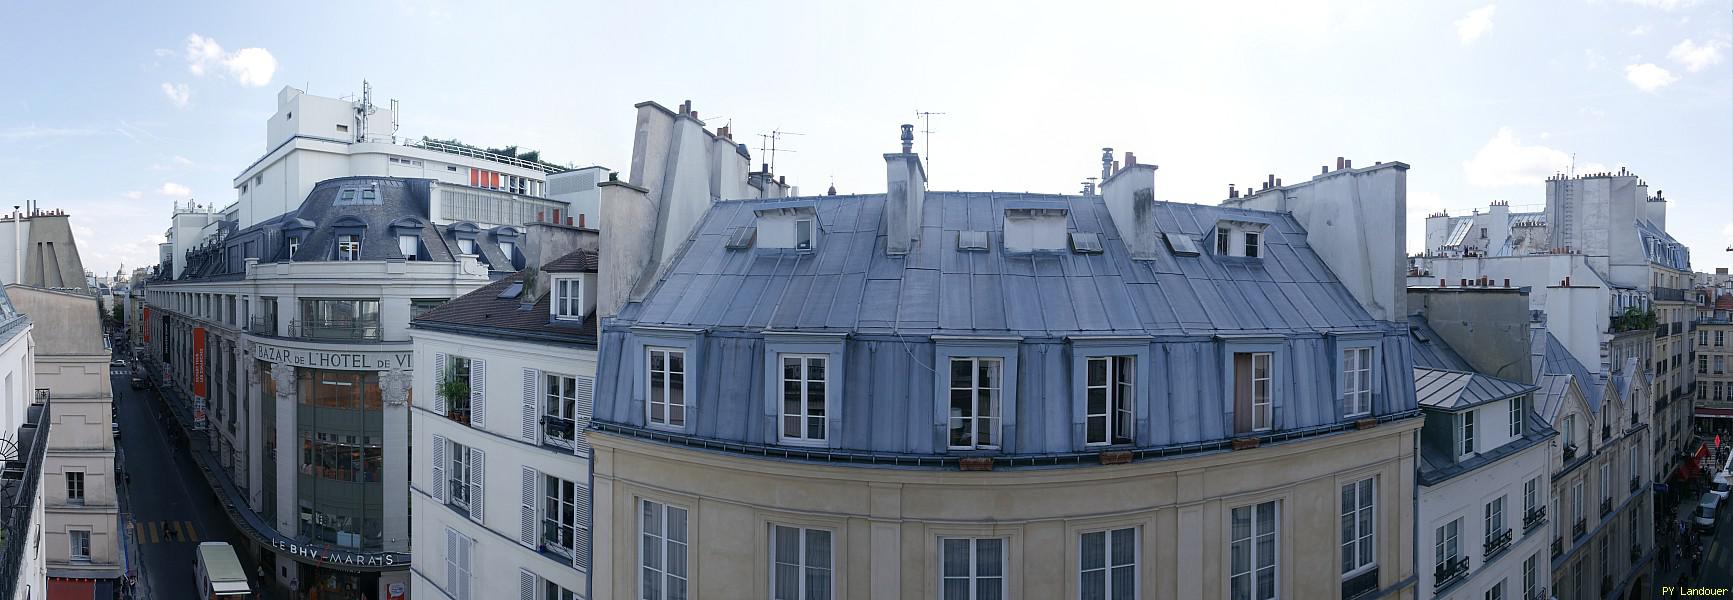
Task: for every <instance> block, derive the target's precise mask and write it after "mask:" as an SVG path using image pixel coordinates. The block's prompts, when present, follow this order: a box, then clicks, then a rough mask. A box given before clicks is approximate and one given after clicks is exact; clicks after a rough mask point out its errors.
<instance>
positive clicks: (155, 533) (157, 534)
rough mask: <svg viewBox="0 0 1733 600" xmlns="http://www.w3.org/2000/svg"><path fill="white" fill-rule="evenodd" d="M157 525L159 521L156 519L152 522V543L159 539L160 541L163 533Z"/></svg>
mask: <svg viewBox="0 0 1733 600" xmlns="http://www.w3.org/2000/svg"><path fill="white" fill-rule="evenodd" d="M157 525H159V523H157V522H156V521H151V522H150V543H152V544H155V543H157V542H158V541H160V537H161V534H162V532H161V531H159V530H158V529H157Z"/></svg>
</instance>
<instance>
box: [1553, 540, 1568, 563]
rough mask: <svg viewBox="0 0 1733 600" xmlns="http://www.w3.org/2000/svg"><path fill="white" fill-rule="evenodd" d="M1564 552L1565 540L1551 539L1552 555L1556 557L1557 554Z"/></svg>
mask: <svg viewBox="0 0 1733 600" xmlns="http://www.w3.org/2000/svg"><path fill="white" fill-rule="evenodd" d="M1564 553H1565V541H1564V539H1563V538H1553V539H1552V557H1553V558H1558V555H1560V554H1564Z"/></svg>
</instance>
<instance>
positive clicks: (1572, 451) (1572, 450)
mask: <svg viewBox="0 0 1733 600" xmlns="http://www.w3.org/2000/svg"><path fill="white" fill-rule="evenodd" d="M1576 457H1577V445H1576V444H1565V462H1570V461H1571V460H1572V459H1575V458H1576Z"/></svg>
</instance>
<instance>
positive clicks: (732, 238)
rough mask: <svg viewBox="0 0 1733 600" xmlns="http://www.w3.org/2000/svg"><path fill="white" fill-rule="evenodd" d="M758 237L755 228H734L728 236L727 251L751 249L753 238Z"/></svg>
mask: <svg viewBox="0 0 1733 600" xmlns="http://www.w3.org/2000/svg"><path fill="white" fill-rule="evenodd" d="M757 236H758V228H757V227H736V228H734V230H733V232H732V233H730V234H729V235H728V244H727V248H728V249H729V250H745V249H747V248H751V247H752V240H753V238H755V237H757Z"/></svg>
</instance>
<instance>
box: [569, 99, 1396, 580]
mask: <svg viewBox="0 0 1733 600" xmlns="http://www.w3.org/2000/svg"><path fill="white" fill-rule="evenodd" d="M683 112H684V111H683ZM683 112H682V113H675V112H674V111H668V110H666V109H663V108H661V107H660V106H655V105H640V112H639V117H640V118H639V127H640V133H639V136H638V143H637V144H635V146H634V150H633V156H634V159H633V165H634V170H633V172H632V174H631V177H630V181H629V182H606V183H604V184H602V185H603V187H602V193H601V195H602V199H603V200H602V202H603V205H604V206H607V207H608V210H607V211H606V212H605V213H604V225H603V227H602V231H601V240H600V244H601V251H600V255H601V261H602V264H603V265H604V266H605V269H604V272H603V273H602V276H601V277H600V279H601V286H600V295H599V299H598V303H599V309H598V310H599V311H601V313H602V314H603V315H604V316H605V317H606V316H608V315H614V316H613V317H612V318H604V319H603V321H602V324H601V331H600V337H601V340H600V352H599V365H598V369H599V370H598V377H597V383H598V385H599V388H598V390H597V393H596V402H595V415H594V421H593V425H592V431H591V432H590V443H591V446H592V448H593V452H594V455H595V458H594V462H593V466H594V475H593V477H594V481H595V484H594V486H595V487H594V490H595V501H594V509H595V514H596V519H595V539H596V554H595V556H594V557H593V561H594V569H593V571H592V573H593V578H592V580H591V583H592V585H593V590H594V596H595V597H598V598H617V597H639V598H655V599H663V598H680V597H688V596H690V595H694V594H701V595H703V596H704V597H726V598H735V597H740V598H745V597H799V598H820V597H840V598H913V597H928V598H1013V599H1015V598H1059V597H1083V598H1200V597H1248V598H1270V597H1276V596H1278V595H1279V596H1281V597H1307V598H1312V597H1316V598H1322V597H1332V598H1335V597H1355V596H1359V595H1362V594H1368V593H1377V594H1383V595H1386V596H1390V597H1414V596H1415V591H1414V587H1415V579H1414V578H1413V577H1412V576H1413V564H1414V557H1413V555H1412V552H1413V543H1414V539H1413V537H1412V529H1411V527H1412V523H1413V514H1412V506H1413V493H1414V492H1413V489H1414V479H1413V477H1414V474H1415V468H1416V460H1417V457H1416V456H1415V453H1414V448H1415V447H1416V446H1417V439H1416V436H1417V435H1418V429H1419V427H1420V424H1421V419H1420V418H1419V411H1418V408H1417V407H1416V405H1415V402H1414V395H1413V394H1414V392H1413V379H1412V377H1411V376H1410V373H1409V369H1410V367H1411V364H1412V363H1411V360H1410V358H1409V357H1408V342H1407V338H1406V324H1405V323H1404V322H1401V320H1402V319H1404V318H1405V317H1404V312H1403V310H1402V308H1401V307H1402V304H1403V302H1404V297H1403V294H1402V268H1403V264H1402V262H1403V261H1402V258H1403V257H1402V250H1401V248H1402V235H1403V234H1402V231H1401V228H1400V227H1397V226H1395V224H1396V223H1399V220H1398V219H1399V218H1400V217H1399V215H1401V214H1402V212H1403V204H1404V201H1405V190H1404V187H1405V186H1404V181H1405V179H1404V175H1405V171H1406V168H1407V167H1406V165H1403V164H1401V163H1384V164H1381V165H1376V166H1372V167H1366V168H1362V169H1352V168H1344V169H1339V170H1337V171H1335V172H1331V173H1327V174H1324V175H1320V176H1319V177H1317V178H1314V179H1313V180H1312V181H1310V182H1307V183H1302V184H1298V185H1294V186H1287V187H1281V186H1276V187H1272V188H1269V189H1266V190H1263V191H1262V192H1261V193H1260V195H1261V196H1262V197H1257V196H1254V197H1252V198H1245V199H1241V198H1235V199H1234V200H1240V201H1241V202H1238V203H1236V204H1245V205H1247V206H1221V207H1216V206H1204V205H1193V204H1179V203H1171V202H1160V201H1156V200H1155V199H1154V192H1155V172H1156V169H1155V167H1154V165H1148V164H1139V163H1136V162H1135V157H1133V156H1130V155H1128V156H1127V157H1126V160H1125V162H1124V163H1123V164H1124V166H1123V167H1122V168H1118V169H1114V168H1113V165H1112V161H1111V160H1108V161H1105V163H1106V164H1104V165H1103V166H1104V170H1106V171H1108V173H1107V174H1108V175H1109V177H1108V179H1107V180H1106V181H1105V182H1104V183H1103V185H1102V187H1101V192H1102V193H1101V195H1084V196H1057V195H1041V194H1007V193H989V192H982V193H972V192H937V191H928V190H926V189H925V187H926V186H925V185H924V179H925V174H924V171H923V170H922V168H921V164H920V161H919V158H918V157H917V156H916V155H915V154H914V153H913V152H912V151H911V148H910V142H911V141H912V134H911V132H910V129H911V128H910V127H909V126H907V125H905V126H904V134H903V147H902V151H901V152H892V153H889V154H886V155H885V161H886V169H887V171H886V178H887V191H886V192H884V193H874V194H864V195H840V196H818V197H782V198H754V197H749V199H738V198H734V197H729V196H720V201H715V202H712V197H711V196H710V195H709V194H706V193H704V192H705V191H707V186H705V185H704V180H703V179H700V178H699V177H703V176H705V175H707V174H708V173H707V169H706V168H705V167H704V166H703V165H704V164H705V162H706V158H707V157H706V156H704V155H703V153H702V152H701V149H700V148H694V147H693V146H696V145H693V146H679V145H673V146H671V145H666V144H664V143H662V142H660V140H662V139H665V137H673V138H675V139H682V140H690V139H693V138H697V139H704V138H703V137H701V136H702V134H701V132H702V131H703V129H702V123H701V122H699V121H697V120H696V119H695V118H693V117H692V116H690V115H688V114H683ZM646 129H647V130H649V131H648V132H647V131H646ZM667 130H672V131H673V132H674V133H673V135H672V136H659V135H658V134H657V133H656V132H658V131H667ZM642 157H663V159H659V160H649V161H646V160H641V158H642ZM640 167H643V168H640ZM652 167H654V168H655V170H651V168H652ZM1356 192H1358V193H1359V194H1360V195H1353V194H1354V193H1356ZM1351 198H1376V201H1366V202H1356V201H1353V200H1351ZM1266 204H1267V205H1277V204H1286V205H1289V206H1290V208H1288V209H1286V210H1265V209H1259V208H1253V207H1255V206H1259V205H1266ZM633 210H636V211H643V212H644V213H646V214H652V215H668V216H669V218H667V219H664V220H663V221H662V222H661V223H658V221H657V220H654V219H641V218H638V217H637V215H634V214H633V213H632V212H631V211H633ZM1326 213H1327V214H1330V215H1333V216H1332V217H1330V218H1323V217H1322V215H1324V214H1326ZM674 215H678V217H674ZM616 218H618V220H616ZM669 220H674V221H676V222H682V223H690V224H692V228H691V229H690V231H686V230H683V229H681V228H678V227H668V226H667V225H666V223H667V222H668V221H669ZM1378 223H1382V224H1378ZM1364 231H1379V232H1381V234H1380V235H1381V236H1382V237H1379V238H1376V239H1359V240H1356V241H1355V242H1359V243H1362V244H1363V245H1361V246H1360V248H1361V253H1360V254H1357V255H1356V256H1358V257H1360V258H1359V259H1358V260H1359V262H1348V261H1350V260H1351V259H1350V258H1348V255H1347V254H1346V253H1338V252H1337V248H1338V246H1340V247H1345V246H1346V245H1347V244H1349V243H1355V242H1342V243H1336V242H1330V243H1328V244H1325V243H1323V242H1319V241H1318V240H1320V239H1321V238H1325V237H1332V236H1333V237H1343V236H1349V235H1358V234H1353V233H1350V232H1364ZM1324 245H1327V246H1329V247H1330V248H1329V249H1326V250H1317V249H1315V247H1317V246H1324ZM1368 248H1369V249H1370V250H1371V252H1370V254H1371V255H1372V258H1370V259H1369V260H1370V261H1371V262H1372V264H1368V263H1367V260H1368V259H1367V258H1366V256H1367V254H1366V250H1367V249H1368ZM1386 254H1387V255H1388V256H1385V255H1386ZM1333 261H1342V262H1333ZM1332 272H1355V273H1364V274H1366V275H1367V276H1366V277H1362V278H1357V279H1356V280H1355V281H1352V282H1346V281H1339V280H1337V279H1335V278H1334V276H1332V275H1331V273H1332ZM1276 306H1283V307H1288V306H1294V307H1297V310H1286V309H1282V310H1278V309H1276V308H1275V307H1276ZM1302 373H1330V374H1331V375H1329V376H1327V377H1314V376H1310V375H1306V376H1302ZM1318 540H1333V541H1332V542H1331V543H1329V544H1328V545H1322V544H1315V542H1316V541H1318ZM1337 541H1339V542H1337ZM1320 546H1321V547H1320ZM1325 548H1328V550H1326V549H1325Z"/></svg>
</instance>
